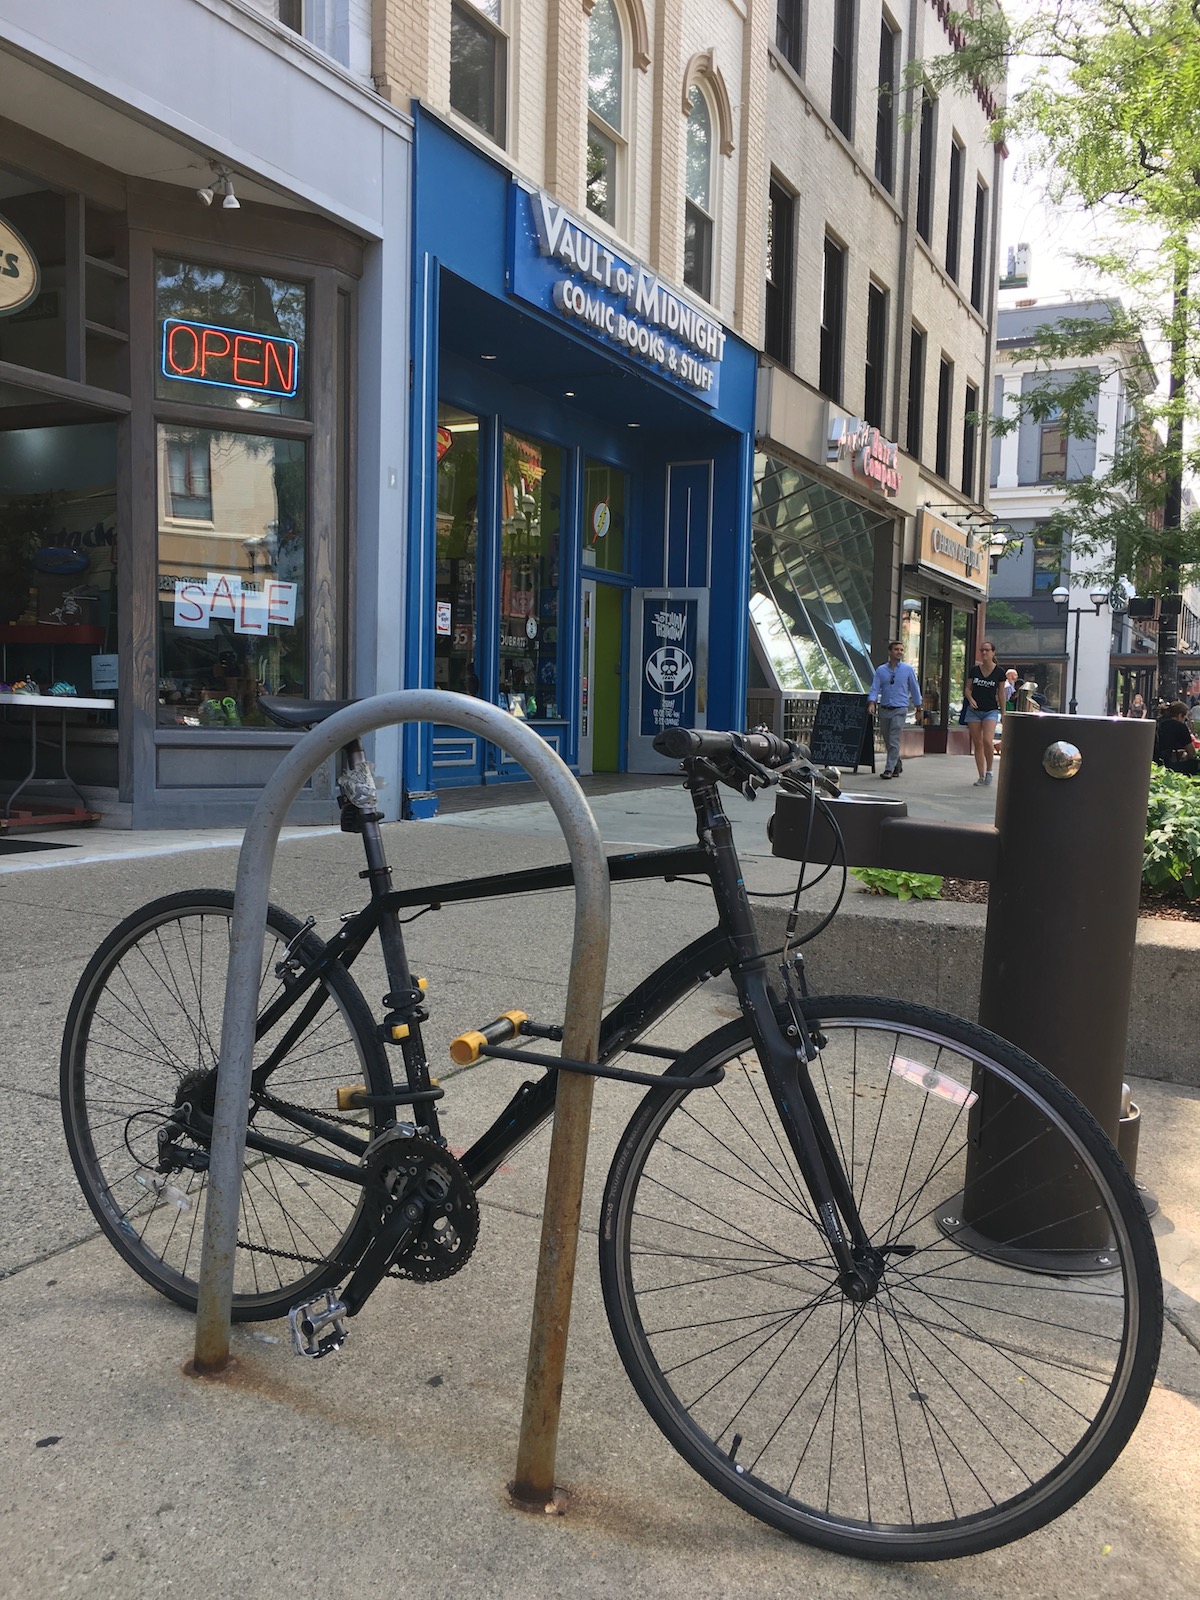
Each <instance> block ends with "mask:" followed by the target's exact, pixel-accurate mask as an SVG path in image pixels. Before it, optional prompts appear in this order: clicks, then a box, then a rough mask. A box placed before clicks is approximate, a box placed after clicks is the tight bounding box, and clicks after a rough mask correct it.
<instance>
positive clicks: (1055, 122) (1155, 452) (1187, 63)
mask: <svg viewBox="0 0 1200 1600" xmlns="http://www.w3.org/2000/svg"><path fill="white" fill-rule="evenodd" d="M950 25H951V27H952V29H956V30H958V32H957V37H958V38H959V39H960V40H961V48H959V49H957V50H956V51H955V52H953V53H951V54H948V55H945V56H942V57H939V58H937V59H935V60H932V61H928V62H925V63H920V64H918V66H917V68H916V74H917V75H918V76H919V77H920V79H921V80H922V81H923V82H924V83H925V84H926V85H927V86H929V88H931V89H932V90H933V91H934V92H936V91H937V90H938V89H939V88H941V87H943V86H945V85H947V84H954V83H957V84H986V85H988V86H990V87H992V88H993V89H997V88H1000V87H1001V86H1002V85H1003V84H1004V82H1005V81H1006V78H1007V76H1008V73H1009V69H1010V68H1011V67H1014V66H1016V67H1018V68H1019V70H1020V73H1021V78H1020V87H1018V88H1017V89H1016V90H1015V91H1014V92H1013V93H1012V94H1011V95H1010V96H1009V98H1008V100H1007V102H1006V103H1005V104H1004V105H1003V106H1002V108H1001V110H1000V111H999V113H998V115H997V118H996V122H995V125H994V127H993V135H994V137H995V138H996V139H997V140H1008V139H1019V140H1020V142H1021V144H1022V146H1023V148H1024V149H1025V151H1026V152H1027V153H1028V162H1029V165H1030V167H1031V168H1032V169H1033V170H1037V171H1040V172H1041V173H1043V174H1044V175H1045V187H1046V193H1047V197H1048V198H1049V200H1050V201H1051V202H1052V203H1057V204H1061V205H1070V206H1075V207H1082V208H1084V209H1085V210H1086V211H1087V212H1089V213H1090V214H1091V216H1092V218H1093V219H1094V220H1095V221H1096V222H1097V223H1098V224H1100V226H1101V229H1102V232H1103V236H1104V248H1103V249H1102V250H1101V251H1099V252H1097V253H1094V254H1091V255H1085V254H1080V255H1079V256H1078V257H1077V259H1078V260H1079V261H1080V262H1081V263H1083V264H1085V265H1089V266H1091V267H1093V268H1095V269H1096V271H1097V272H1098V273H1101V274H1103V275H1104V277H1105V278H1107V279H1108V280H1109V281H1111V282H1115V283H1117V284H1118V285H1119V293H1120V298H1121V301H1122V303H1123V307H1124V309H1123V310H1122V309H1120V308H1118V307H1117V306H1115V305H1114V306H1113V317H1112V320H1111V321H1097V320H1095V319H1093V318H1086V317H1079V318H1071V317H1067V318H1064V319H1063V320H1062V321H1060V322H1059V323H1058V324H1057V325H1056V326H1055V327H1052V328H1048V329H1046V330H1044V331H1043V332H1042V333H1041V334H1040V335H1039V336H1038V337H1037V339H1036V340H1035V342H1034V345H1033V347H1032V349H1031V351H1030V352H1029V354H1030V355H1031V356H1033V358H1034V359H1036V360H1037V361H1039V362H1040V363H1041V364H1042V368H1043V374H1044V375H1043V379H1042V381H1041V382H1039V383H1038V384H1036V385H1035V386H1033V387H1032V388H1031V389H1029V390H1027V391H1026V392H1025V393H1024V394H1023V395H1022V397H1021V411H1020V415H1018V416H1016V417H1009V418H1006V419H1000V418H993V419H991V422H992V426H993V427H994V428H995V429H996V430H997V431H998V432H1004V431H1007V430H1008V429H1011V428H1012V427H1015V426H1018V425H1019V423H1020V421H1021V418H1022V416H1024V417H1028V418H1029V419H1031V420H1033V421H1039V422H1040V421H1046V420H1050V419H1053V418H1059V419H1061V421H1062V423H1063V426H1064V428H1065V429H1066V431H1067V433H1068V435H1069V436H1072V437H1074V438H1076V439H1082V438H1089V437H1094V436H1095V433H1096V425H1097V412H1096V400H1097V396H1098V394H1099V390H1100V386H1101V383H1102V381H1103V377H1104V373H1105V371H1107V370H1111V368H1112V366H1113V364H1114V362H1115V363H1116V364H1117V365H1119V366H1120V367H1122V368H1123V370H1124V373H1125V376H1126V378H1127V380H1128V381H1129V384H1130V386H1131V388H1132V389H1133V390H1134V391H1140V392H1141V393H1142V394H1143V395H1144V397H1145V398H1144V400H1143V402H1142V404H1141V405H1140V406H1139V407H1138V409H1137V413H1136V415H1134V416H1133V417H1132V418H1131V419H1130V421H1129V424H1128V426H1127V427H1126V429H1125V431H1124V434H1123V436H1122V437H1121V439H1120V440H1119V442H1118V449H1117V453H1116V457H1115V459H1114V460H1113V461H1112V462H1111V464H1109V463H1097V466H1098V469H1099V471H1098V473H1097V475H1096V476H1094V477H1089V478H1085V479H1083V480H1082V481H1078V482H1076V481H1070V482H1067V483H1065V484H1064V486H1063V487H1064V491H1065V494H1066V502H1065V504H1064V506H1063V509H1062V510H1061V511H1060V512H1059V513H1058V514H1057V516H1056V517H1055V518H1054V519H1052V521H1051V524H1050V526H1049V527H1048V529H1047V530H1046V531H1047V532H1048V533H1049V534H1050V536H1051V537H1053V536H1055V535H1058V536H1059V537H1061V538H1063V539H1064V540H1065V539H1067V538H1069V540H1070V544H1071V547H1072V549H1073V551H1074V553H1075V556H1076V558H1077V559H1076V560H1075V561H1074V562H1073V570H1074V575H1075V577H1076V578H1077V579H1082V581H1085V582H1091V581H1093V580H1095V579H1098V578H1107V579H1110V580H1111V579H1115V578H1117V577H1131V578H1133V580H1134V581H1135V583H1136V584H1137V586H1138V588H1139V590H1140V592H1142V593H1154V592H1162V591H1165V590H1167V589H1171V588H1174V587H1175V586H1176V580H1177V575H1178V572H1179V568H1180V567H1181V566H1182V567H1190V566H1194V565H1197V564H1200V517H1197V516H1196V515H1194V514H1193V515H1189V516H1183V515H1181V514H1180V512H1181V506H1180V486H1181V484H1182V482H1183V480H1184V478H1185V477H1187V476H1188V475H1190V474H1192V473H1194V472H1195V471H1196V470H1197V468H1198V467H1200V445H1198V443H1197V438H1196V433H1197V430H1196V429H1195V426H1194V424H1195V423H1196V422H1197V420H1200V385H1198V384H1197V381H1196V380H1197V376H1198V373H1197V355H1198V354H1200V296H1197V294H1196V293H1195V292H1194V291H1195V288H1196V282H1197V269H1198V268H1200V258H1198V251H1200V236H1198V226H1200V118H1198V117H1197V116H1196V106H1197V104H1198V103H1200V0H1052V3H1050V4H1047V5H1043V6H1041V7H1040V8H1038V9H1032V8H1031V10H1030V13H1029V14H1028V15H1025V16H1024V17H1022V18H1021V19H1020V20H1016V21H1011V20H1009V19H1007V18H1006V17H1005V16H1004V14H1003V13H1002V12H1001V11H1000V10H999V9H998V8H997V7H996V6H995V5H994V3H992V0H985V3H984V5H982V6H981V7H977V6H975V5H972V6H971V14H965V13H957V14H954V15H952V17H951V18H950ZM1148 350H1149V351H1154V352H1155V354H1156V355H1157V354H1158V352H1160V351H1164V350H1165V351H1166V367H1167V370H1168V391H1167V393H1166V395H1165V397H1164V396H1163V395H1161V394H1159V395H1155V394H1154V393H1153V374H1152V372H1151V370H1150V367H1149V361H1148V356H1147V351H1148ZM1064 358H1066V359H1070V360H1072V361H1075V360H1077V361H1078V362H1079V366H1078V367H1076V368H1074V370H1073V371H1072V372H1071V374H1070V375H1069V377H1068V378H1067V379H1066V380H1065V381H1064V376H1063V374H1062V372H1061V371H1051V369H1050V364H1051V363H1052V362H1054V363H1058V362H1061V360H1062V359H1064ZM1106 469H1107V470H1106ZM1079 558H1081V559H1079Z"/></svg>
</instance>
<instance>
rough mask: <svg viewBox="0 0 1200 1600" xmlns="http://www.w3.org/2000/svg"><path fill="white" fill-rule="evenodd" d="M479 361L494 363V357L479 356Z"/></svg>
mask: <svg viewBox="0 0 1200 1600" xmlns="http://www.w3.org/2000/svg"><path fill="white" fill-rule="evenodd" d="M479 359H480V361H495V360H496V357H495V356H480V358H479Z"/></svg>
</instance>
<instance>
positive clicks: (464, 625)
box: [433, 406, 479, 694]
mask: <svg viewBox="0 0 1200 1600" xmlns="http://www.w3.org/2000/svg"><path fill="white" fill-rule="evenodd" d="M478 546H479V418H478V417H473V416H469V415H468V414H467V413H466V412H465V411H455V410H454V409H453V408H452V407H450V406H439V407H438V431H437V597H436V605H437V625H436V633H435V637H434V647H433V681H434V683H435V684H436V685H437V687H438V688H439V689H453V690H455V691H456V692H457V693H458V694H478V693H479V665H478V662H477V660H476V656H475V616H476V611H475V601H476V592H475V584H476V572H477V565H476V564H477V562H478V559H479V558H478Z"/></svg>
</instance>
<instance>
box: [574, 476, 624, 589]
mask: <svg viewBox="0 0 1200 1600" xmlns="http://www.w3.org/2000/svg"><path fill="white" fill-rule="evenodd" d="M625 491H626V475H625V473H623V472H621V471H619V470H618V469H617V468H616V467H609V466H606V465H605V464H604V462H603V461H585V462H584V464H583V564H584V566H585V567H596V568H597V569H598V570H599V571H600V572H624V571H625V570H626V556H625Z"/></svg>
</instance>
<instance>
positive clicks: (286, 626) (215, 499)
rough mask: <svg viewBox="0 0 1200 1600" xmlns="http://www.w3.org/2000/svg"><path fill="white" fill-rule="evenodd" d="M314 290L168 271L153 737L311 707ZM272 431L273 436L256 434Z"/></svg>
mask: <svg viewBox="0 0 1200 1600" xmlns="http://www.w3.org/2000/svg"><path fill="white" fill-rule="evenodd" d="M308 299H309V290H308V285H307V284H304V283H301V282H294V281H290V280H287V279H282V278H274V277H270V278H269V277H265V276H262V275H259V274H255V273H251V272H245V271H235V270H233V269H230V268H224V267H215V266H210V265H204V264H201V263H198V262H192V261H184V260H181V259H179V258H178V257H171V256H160V257H159V258H158V260H157V261H156V262H155V315H156V329H157V334H156V341H155V363H156V369H157V370H156V376H155V396H156V398H157V399H159V400H161V401H179V402H182V403H183V404H184V405H187V406H188V407H190V408H191V409H192V411H193V412H200V413H201V416H202V415H203V412H216V411H218V410H221V411H223V412H224V415H223V416H217V415H214V416H213V425H212V426H211V427H201V426H199V424H198V419H197V418H196V417H195V416H193V419H192V420H191V421H189V422H183V421H177V420H174V419H172V420H170V421H167V420H165V419H164V420H162V421H160V422H159V424H158V428H157V466H158V471H157V484H158V518H157V521H158V674H157V675H158V723H159V726H160V727H193V728H240V727H243V726H246V725H248V724H261V723H262V721H263V717H262V713H261V712H260V711H259V709H258V704H257V694H258V692H259V691H260V690H261V688H262V686H263V685H265V686H266V688H267V690H268V692H271V693H280V692H283V693H291V694H305V693H307V692H308V670H309V663H308V646H307V637H308V632H307V630H308V623H307V615H308V612H307V590H306V577H307V558H308V527H309V521H310V518H309V499H308V497H309V482H308V464H309V447H308V443H307V437H306V435H307V433H308V431H309V421H308V417H309V411H308V397H309V394H310V391H309V389H308V382H307V372H306V365H307V357H308V339H307V335H308ZM256 416H259V417H263V419H264V422H265V421H266V418H267V417H268V416H269V417H270V420H271V431H270V432H265V431H263V429H262V427H261V426H260V427H259V428H258V429H256V428H255V426H254V419H255V417H256Z"/></svg>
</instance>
